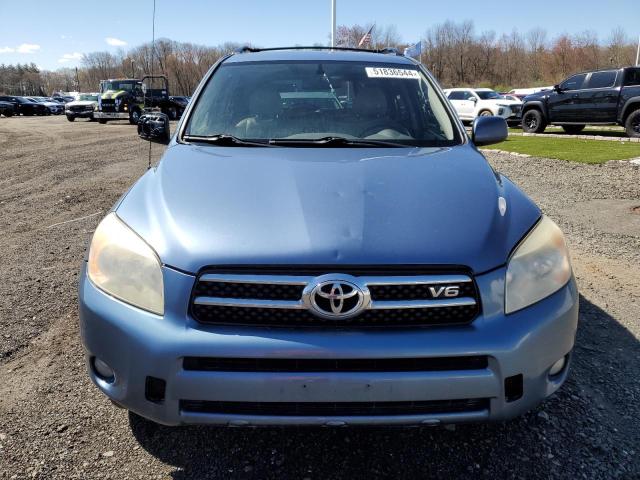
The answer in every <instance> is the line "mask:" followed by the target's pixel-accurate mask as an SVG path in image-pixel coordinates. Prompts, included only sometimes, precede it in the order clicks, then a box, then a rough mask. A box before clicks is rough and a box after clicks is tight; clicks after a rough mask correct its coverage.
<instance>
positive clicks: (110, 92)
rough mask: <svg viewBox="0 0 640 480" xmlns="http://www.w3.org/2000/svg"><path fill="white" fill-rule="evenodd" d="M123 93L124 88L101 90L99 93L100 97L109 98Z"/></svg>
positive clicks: (124, 91)
mask: <svg viewBox="0 0 640 480" xmlns="http://www.w3.org/2000/svg"><path fill="white" fill-rule="evenodd" d="M125 93H127V91H126V90H107V91H106V92H103V93H102V95H100V98H102V99H104V100H109V99H112V98H118V97H120V96H121V95H123V94H125Z"/></svg>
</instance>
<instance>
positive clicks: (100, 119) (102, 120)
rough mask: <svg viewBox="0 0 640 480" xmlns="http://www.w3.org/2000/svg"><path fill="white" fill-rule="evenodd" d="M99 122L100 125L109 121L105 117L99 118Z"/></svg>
mask: <svg viewBox="0 0 640 480" xmlns="http://www.w3.org/2000/svg"><path fill="white" fill-rule="evenodd" d="M98 123H100V125H105V124H106V123H107V121H106V120H105V119H104V118H99V119H98Z"/></svg>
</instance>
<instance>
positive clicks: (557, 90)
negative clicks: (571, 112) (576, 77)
mask: <svg viewBox="0 0 640 480" xmlns="http://www.w3.org/2000/svg"><path fill="white" fill-rule="evenodd" d="M553 91H554V92H556V93H562V88H561V87H560V85H554V86H553Z"/></svg>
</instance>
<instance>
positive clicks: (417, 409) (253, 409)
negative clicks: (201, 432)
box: [180, 398, 489, 417]
mask: <svg viewBox="0 0 640 480" xmlns="http://www.w3.org/2000/svg"><path fill="white" fill-rule="evenodd" d="M488 409H489V399H488V398H470V399H460V400H422V401H412V402H220V401H207V400H180V410H181V411H183V412H189V413H208V414H214V415H215V414H218V415H273V416H288V417H292V416H335V417H340V416H381V415H425V414H447V413H462V412H477V411H481V410H488Z"/></svg>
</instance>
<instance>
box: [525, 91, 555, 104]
mask: <svg viewBox="0 0 640 480" xmlns="http://www.w3.org/2000/svg"><path fill="white" fill-rule="evenodd" d="M550 93H551V91H549V90H542V91H541V92H536V93H532V94H530V95H527V96H526V97H524V98H523V99H522V101H523V102H529V101H531V100H542V99H544V98H547V97H548V96H549V94H550Z"/></svg>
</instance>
